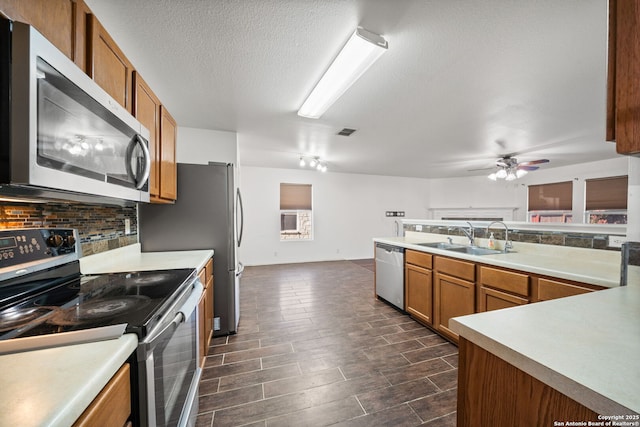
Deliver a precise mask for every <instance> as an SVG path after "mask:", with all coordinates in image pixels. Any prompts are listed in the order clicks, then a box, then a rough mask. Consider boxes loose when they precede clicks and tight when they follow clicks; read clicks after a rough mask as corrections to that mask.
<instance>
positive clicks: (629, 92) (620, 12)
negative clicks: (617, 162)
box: [607, 0, 640, 154]
mask: <svg viewBox="0 0 640 427" xmlns="http://www.w3.org/2000/svg"><path fill="white" fill-rule="evenodd" d="M609 11H610V14H609V25H610V31H609V67H608V71H609V75H608V80H609V81H608V97H609V99H608V100H607V102H608V105H607V119H608V123H607V138H608V139H613V138H609V137H610V136H611V137H614V138H615V141H616V150H617V152H618V153H620V154H637V153H640V117H639V116H638V110H639V109H640V61H638V60H637V58H638V56H640V2H637V1H627V0H624V1H622V0H610V1H609ZM612 79H613V81H612Z"/></svg>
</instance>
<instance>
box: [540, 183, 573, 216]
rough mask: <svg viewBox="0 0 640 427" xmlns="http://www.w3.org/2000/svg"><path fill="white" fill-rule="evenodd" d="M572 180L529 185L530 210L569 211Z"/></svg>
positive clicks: (570, 207) (571, 204) (571, 205)
mask: <svg viewBox="0 0 640 427" xmlns="http://www.w3.org/2000/svg"><path fill="white" fill-rule="evenodd" d="M572 193H573V182H571V181H567V182H554V183H551V184H541V185H530V186H529V210H530V211H570V210H571V209H572V207H573V203H572Z"/></svg>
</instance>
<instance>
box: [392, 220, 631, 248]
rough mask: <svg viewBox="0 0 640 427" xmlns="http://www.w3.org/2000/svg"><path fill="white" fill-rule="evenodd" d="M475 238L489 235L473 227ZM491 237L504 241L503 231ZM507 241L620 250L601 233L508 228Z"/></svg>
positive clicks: (432, 228)
mask: <svg viewBox="0 0 640 427" xmlns="http://www.w3.org/2000/svg"><path fill="white" fill-rule="evenodd" d="M404 231H417V230H416V226H415V224H404ZM421 231H422V232H423V233H434V234H444V235H455V236H462V235H464V234H463V233H462V232H461V231H460V230H459V229H457V228H454V229H451V228H450V227H449V226H446V225H422V230H421ZM474 231H475V236H476V237H479V238H488V237H489V234H488V233H487V230H486V229H485V228H483V227H475V228H474ZM491 231H492V232H493V235H494V237H495V238H496V239H498V240H504V230H501V229H491ZM509 240H511V241H514V242H524V243H539V244H544V245H556V246H569V247H575V248H587V249H607V250H614V251H619V250H620V248H614V247H610V246H609V245H608V243H609V235H608V234H602V233H574V232H564V231H535V230H518V229H517V228H515V227H514V228H513V229H512V228H509Z"/></svg>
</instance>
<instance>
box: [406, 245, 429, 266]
mask: <svg viewBox="0 0 640 427" xmlns="http://www.w3.org/2000/svg"><path fill="white" fill-rule="evenodd" d="M432 258H433V255H431V254H428V253H425V252H420V251H412V250H410V249H407V250H406V251H405V253H404V259H405V262H406V263H407V264H413V265H417V266H418V267H422V268H428V269H431V266H432V265H433V263H432Z"/></svg>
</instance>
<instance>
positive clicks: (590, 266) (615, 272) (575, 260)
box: [373, 233, 640, 288]
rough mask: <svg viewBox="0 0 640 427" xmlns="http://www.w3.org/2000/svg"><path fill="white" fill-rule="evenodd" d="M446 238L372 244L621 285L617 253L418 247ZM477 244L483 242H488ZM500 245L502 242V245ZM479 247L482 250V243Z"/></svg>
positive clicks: (639, 273)
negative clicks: (484, 251)
mask: <svg viewBox="0 0 640 427" xmlns="http://www.w3.org/2000/svg"><path fill="white" fill-rule="evenodd" d="M446 237H448V236H443V235H434V234H428V233H411V234H410V235H408V236H406V237H384V238H375V239H373V240H374V241H375V242H380V243H387V244H391V245H396V246H402V247H404V248H407V249H413V250H416V251H422V252H429V253H433V254H435V255H444V256H449V257H454V258H460V259H466V260H469V261H473V262H476V263H482V264H488V265H494V266H497V267H504V268H511V269H514V270H520V271H525V272H529V273H534V274H540V275H544V276H551V277H557V278H560V279H566V280H573V281H576V282H581V283H587V284H591V285H597V286H603V287H607V288H612V287H618V286H619V285H620V253H619V252H616V251H605V250H598V249H583V248H568V247H563V246H553V245H540V244H527V243H519V242H514V243H513V244H514V250H515V251H516V252H510V253H506V254H505V253H500V254H496V255H468V254H463V253H459V252H454V251H448V250H445V249H436V248H430V247H425V246H420V245H418V243H426V242H434V241H440V242H445V241H446ZM451 237H453V238H454V243H463V244H465V243H466V242H465V241H466V237H460V236H451ZM478 240H479V241H483V240H486V239H478ZM499 243H502V242H501V241H499ZM466 244H468V243H466ZM480 245H481V246H482V243H481V244H480ZM629 283H637V284H640V268H638V267H630V269H629Z"/></svg>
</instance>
